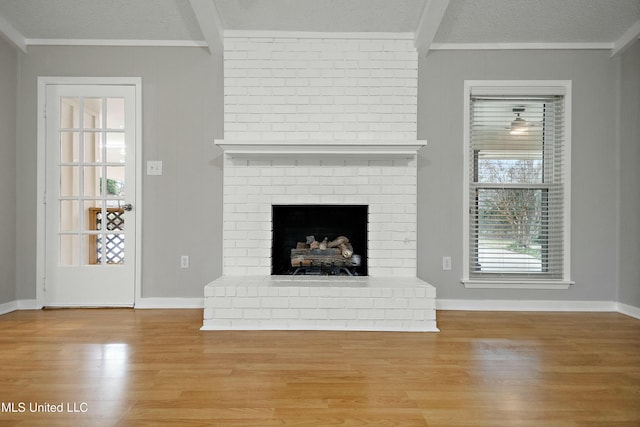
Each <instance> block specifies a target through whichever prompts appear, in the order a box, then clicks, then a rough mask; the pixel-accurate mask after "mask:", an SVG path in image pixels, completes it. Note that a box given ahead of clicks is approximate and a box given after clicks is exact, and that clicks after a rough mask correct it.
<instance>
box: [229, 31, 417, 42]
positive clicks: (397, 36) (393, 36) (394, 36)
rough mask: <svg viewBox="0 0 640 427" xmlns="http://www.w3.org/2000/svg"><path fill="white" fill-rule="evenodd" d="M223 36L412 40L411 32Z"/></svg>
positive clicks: (235, 33)
mask: <svg viewBox="0 0 640 427" xmlns="http://www.w3.org/2000/svg"><path fill="white" fill-rule="evenodd" d="M224 37H225V38H296V39H356V40H414V34H413V33H385V32H370V33H367V32H317V31H252V30H224Z"/></svg>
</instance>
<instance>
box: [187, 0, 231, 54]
mask: <svg viewBox="0 0 640 427" xmlns="http://www.w3.org/2000/svg"><path fill="white" fill-rule="evenodd" d="M189 3H191V9H193V13H194V14H195V16H196V19H197V20H198V25H200V31H201V32H202V35H203V36H204V39H205V41H206V42H207V45H208V46H209V52H211V53H213V52H214V51H215V50H222V47H223V42H224V29H223V28H222V21H220V15H219V14H218V9H217V8H216V4H215V3H214V0H189Z"/></svg>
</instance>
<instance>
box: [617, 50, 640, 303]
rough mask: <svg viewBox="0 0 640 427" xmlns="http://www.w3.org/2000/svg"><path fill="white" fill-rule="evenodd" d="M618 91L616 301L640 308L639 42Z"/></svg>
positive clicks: (625, 58)
mask: <svg viewBox="0 0 640 427" xmlns="http://www.w3.org/2000/svg"><path fill="white" fill-rule="evenodd" d="M620 89H621V90H620V100H621V102H620V249H619V252H620V279H619V280H620V295H619V300H618V301H619V302H621V303H624V304H628V305H632V306H634V307H640V42H636V43H635V44H634V45H633V46H632V47H631V49H629V50H628V51H627V52H625V53H624V54H623V56H622V72H621V87H620Z"/></svg>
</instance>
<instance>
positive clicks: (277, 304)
mask: <svg viewBox="0 0 640 427" xmlns="http://www.w3.org/2000/svg"><path fill="white" fill-rule="evenodd" d="M260 304H261V305H262V307H263V308H288V307H289V300H288V299H286V298H279V297H263V298H261V299H260Z"/></svg>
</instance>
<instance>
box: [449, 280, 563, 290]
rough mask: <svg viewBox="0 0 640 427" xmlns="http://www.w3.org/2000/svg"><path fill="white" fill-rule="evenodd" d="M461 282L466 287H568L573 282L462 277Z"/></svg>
mask: <svg viewBox="0 0 640 427" xmlns="http://www.w3.org/2000/svg"><path fill="white" fill-rule="evenodd" d="M461 283H462V284H463V285H464V287H465V288H467V289H569V286H571V285H573V284H575V282H573V281H564V280H548V281H544V280H535V281H534V280H478V279H463V280H461Z"/></svg>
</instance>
